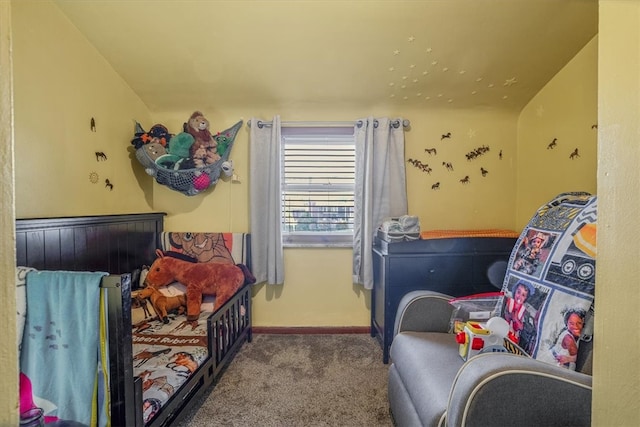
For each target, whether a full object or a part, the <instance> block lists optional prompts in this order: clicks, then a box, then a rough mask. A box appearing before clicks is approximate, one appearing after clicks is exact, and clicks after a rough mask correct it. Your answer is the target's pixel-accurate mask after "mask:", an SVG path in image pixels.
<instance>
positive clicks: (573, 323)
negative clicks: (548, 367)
mask: <svg viewBox="0 0 640 427" xmlns="http://www.w3.org/2000/svg"><path fill="white" fill-rule="evenodd" d="M596 213H597V197H596V196H592V195H590V194H588V193H563V194H560V195H558V196H557V197H556V198H554V199H553V200H552V201H551V202H549V203H548V204H546V205H544V206H542V207H541V208H540V209H538V211H537V212H536V214H535V215H534V216H533V218H532V219H531V221H530V222H529V224H528V225H527V226H526V227H525V228H524V230H523V231H522V233H521V235H520V237H519V238H518V240H517V242H516V246H515V247H514V250H513V252H512V253H511V257H510V260H509V266H508V269H507V273H506V276H505V279H504V282H503V288H502V291H503V292H504V297H503V300H502V302H501V304H502V309H501V312H502V317H503V318H504V319H506V320H507V322H508V323H509V326H510V334H509V337H510V339H511V340H512V341H513V342H515V343H516V344H518V345H519V346H520V347H521V348H522V349H523V350H524V351H525V352H526V353H527V354H528V355H530V356H531V357H533V358H536V359H539V360H543V361H546V362H549V363H552V364H557V365H559V366H564V367H566V368H568V369H575V362H576V359H577V352H578V348H579V345H580V342H583V341H585V340H590V339H591V338H592V336H593V326H592V322H593V314H594V312H593V300H594V290H595V271H596V262H595V260H596V229H597V226H596V218H597V214H596Z"/></svg>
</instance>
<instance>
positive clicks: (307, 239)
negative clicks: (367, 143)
mask: <svg viewBox="0 0 640 427" xmlns="http://www.w3.org/2000/svg"><path fill="white" fill-rule="evenodd" d="M282 144H283V146H282V148H283V149H282V161H281V173H282V179H281V182H282V192H281V194H282V199H281V203H282V205H281V207H282V209H281V212H282V236H283V241H284V244H285V246H351V245H352V244H353V198H354V189H355V139H354V135H353V127H344V128H343V127H338V128H336V127H332V128H326V127H325V128H320V127H304V128H301V127H290V128H283V129H282Z"/></svg>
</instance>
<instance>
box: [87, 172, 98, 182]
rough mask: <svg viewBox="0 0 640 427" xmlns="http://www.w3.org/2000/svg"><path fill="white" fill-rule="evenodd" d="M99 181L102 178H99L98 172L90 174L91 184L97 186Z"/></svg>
mask: <svg viewBox="0 0 640 427" xmlns="http://www.w3.org/2000/svg"><path fill="white" fill-rule="evenodd" d="M99 179H100V177H99V176H98V173H97V172H91V173H90V174H89V182H90V183H92V184H97V183H98V180H99Z"/></svg>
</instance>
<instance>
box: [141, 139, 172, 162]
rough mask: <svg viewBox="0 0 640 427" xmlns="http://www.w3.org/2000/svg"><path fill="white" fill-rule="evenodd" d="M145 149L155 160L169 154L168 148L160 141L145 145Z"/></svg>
mask: <svg viewBox="0 0 640 427" xmlns="http://www.w3.org/2000/svg"><path fill="white" fill-rule="evenodd" d="M143 147H144V151H145V152H146V153H147V156H149V158H150V159H151V160H153V161H154V162H155V161H156V160H158V158H159V157H162V156H164V155H165V154H167V149H166V148H164V146H163V145H162V144H160V143H159V142H152V143H149V144H146V145H144V146H143Z"/></svg>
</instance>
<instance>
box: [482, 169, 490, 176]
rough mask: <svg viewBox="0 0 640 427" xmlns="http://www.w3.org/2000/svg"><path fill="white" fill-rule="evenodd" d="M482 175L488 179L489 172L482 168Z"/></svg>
mask: <svg viewBox="0 0 640 427" xmlns="http://www.w3.org/2000/svg"><path fill="white" fill-rule="evenodd" d="M480 173H481V174H482V177H486V176H487V174H488V173H489V171H488V170H486V169H485V168H483V167H481V168H480Z"/></svg>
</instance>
